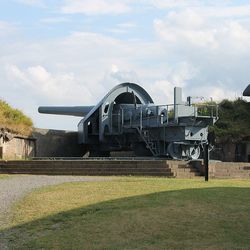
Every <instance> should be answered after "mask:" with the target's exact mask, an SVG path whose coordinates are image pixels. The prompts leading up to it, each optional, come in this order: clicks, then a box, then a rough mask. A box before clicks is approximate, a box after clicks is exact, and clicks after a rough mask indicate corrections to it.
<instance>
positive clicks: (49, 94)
mask: <svg viewBox="0 0 250 250" xmlns="http://www.w3.org/2000/svg"><path fill="white" fill-rule="evenodd" d="M6 73H7V76H8V80H9V81H10V82H12V83H14V84H15V83H18V86H19V87H21V88H22V89H28V90H29V91H30V92H33V97H34V96H38V97H43V98H46V99H47V100H48V101H49V102H52V101H53V102H57V103H59V102H61V103H63V102H77V101H79V102H80V101H81V99H80V97H81V96H80V95H78V94H79V93H84V98H85V101H86V102H90V101H91V100H92V96H91V94H90V92H89V90H88V89H86V88H85V87H84V86H82V85H81V84H80V83H79V81H78V79H77V78H76V77H75V76H74V74H73V73H61V74H52V73H50V72H48V71H47V70H46V69H45V68H44V67H42V66H40V65H38V66H32V67H28V68H26V69H24V70H21V69H20V68H18V67H17V66H16V65H8V66H6Z"/></svg>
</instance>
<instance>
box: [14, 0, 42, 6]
mask: <svg viewBox="0 0 250 250" xmlns="http://www.w3.org/2000/svg"><path fill="white" fill-rule="evenodd" d="M15 1H16V2H18V3H21V4H25V5H30V6H34V7H40V8H44V7H45V6H46V5H45V2H44V1H43V0H15Z"/></svg>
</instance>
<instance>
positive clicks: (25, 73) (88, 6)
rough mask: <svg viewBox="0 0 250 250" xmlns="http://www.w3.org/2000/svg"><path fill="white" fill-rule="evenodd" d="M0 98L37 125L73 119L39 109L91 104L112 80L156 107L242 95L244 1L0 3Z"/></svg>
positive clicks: (246, 52) (247, 56) (246, 41)
mask: <svg viewBox="0 0 250 250" xmlns="http://www.w3.org/2000/svg"><path fill="white" fill-rule="evenodd" d="M0 46H1V47H0V98H2V99H4V100H6V101H7V102H9V103H10V104H11V105H12V106H14V107H16V108H19V109H22V110H23V111H24V112H25V113H26V114H28V115H29V116H31V117H32V119H33V120H34V123H35V126H37V127H42V128H58V129H71V130H72V129H76V125H77V122H78V121H79V118H72V117H60V116H47V115H41V114H38V113H37V107H38V106H40V105H69V106H70V105H93V104H95V103H97V102H98V101H99V100H100V99H101V98H102V96H104V95H105V94H106V92H107V91H108V90H110V89H111V88H112V87H114V86H115V85H116V84H119V83H121V82H127V81H131V82H136V83H139V84H140V85H142V86H143V87H144V88H145V89H146V90H147V91H148V93H149V94H150V95H151V96H152V98H153V100H154V101H155V103H157V104H167V103H172V101H173V88H174V86H180V87H183V92H184V95H185V96H188V95H191V96H194V97H196V96H197V97H198V96H199V97H201V96H202V97H204V99H210V98H211V97H212V98H213V99H214V100H221V99H224V98H229V99H235V98H237V97H241V95H242V91H243V90H244V88H245V87H246V86H247V84H248V83H249V80H250V70H249V69H250V2H249V1H230V0H222V1H211V0H207V1H201V0H200V1H197V0H189V1H185V0H179V1H174V0H154V1H153V0H145V1H142V0H134V1H132V0H123V1H119V0H116V1H114V0H60V1H59V0H54V1H48V0H9V1H7V0H0Z"/></svg>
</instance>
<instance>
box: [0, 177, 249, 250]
mask: <svg viewBox="0 0 250 250" xmlns="http://www.w3.org/2000/svg"><path fill="white" fill-rule="evenodd" d="M13 212H14V216H13V220H12V222H11V224H10V225H8V226H7V227H6V228H4V229H2V230H1V233H2V235H4V237H6V238H8V240H9V242H10V249H114V250H116V249H250V180H211V181H209V182H208V183H205V182H204V181H203V179H200V180H199V179H198V180H197V179H196V180H178V179H167V178H166V179H165V178H134V177H131V178H114V179H113V180H112V181H107V182H83V183H67V184H62V185H58V186H53V187H47V188H42V189H38V190H36V191H34V192H33V193H31V194H29V195H27V196H26V197H25V198H24V199H23V200H22V201H21V202H20V203H18V204H17V205H16V207H15V208H14V211H13ZM0 237H1V236H0Z"/></svg>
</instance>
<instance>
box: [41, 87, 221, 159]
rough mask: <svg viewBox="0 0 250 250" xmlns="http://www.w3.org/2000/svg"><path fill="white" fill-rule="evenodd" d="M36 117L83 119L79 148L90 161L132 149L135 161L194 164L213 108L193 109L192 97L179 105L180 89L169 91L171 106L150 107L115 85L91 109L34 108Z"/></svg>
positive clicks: (142, 94) (142, 96) (137, 93)
mask: <svg viewBox="0 0 250 250" xmlns="http://www.w3.org/2000/svg"><path fill="white" fill-rule="evenodd" d="M39 112H40V113H47V114H60V115H74V116H83V119H82V120H81V121H80V122H79V124H78V135H79V143H80V144H83V145H85V146H87V150H89V151H90V156H109V154H110V151H120V150H123V151H124V150H133V151H134V152H135V154H136V155H138V156H150V155H152V156H155V157H158V156H165V157H170V158H173V159H197V158H198V157H199V156H200V151H201V148H202V147H203V145H204V144H205V143H207V141H208V126H209V125H212V124H214V123H215V122H216V121H217V119H218V107H217V106H216V105H196V104H193V103H192V98H191V97H188V98H187V101H183V100H182V89H181V88H178V87H176V88H175V89H174V103H173V104H169V105H155V104H154V103H153V100H152V98H151V97H150V95H149V94H148V93H147V92H146V91H145V90H144V89H143V88H142V87H140V86H139V85H137V84H134V83H122V84H119V85H117V86H116V87H114V88H113V89H112V90H111V91H110V92H109V93H108V94H107V95H106V96H105V97H104V98H103V99H102V100H101V101H100V102H99V103H98V104H97V105H96V106H83V107H81V106H80V107H79V106H77V107H39ZM83 153H84V152H83Z"/></svg>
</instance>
